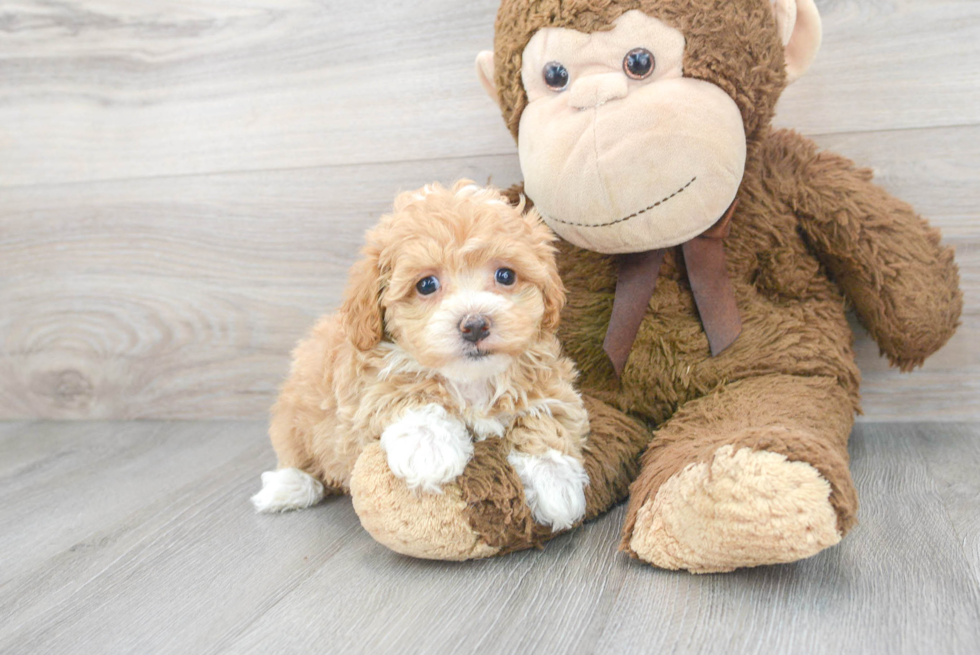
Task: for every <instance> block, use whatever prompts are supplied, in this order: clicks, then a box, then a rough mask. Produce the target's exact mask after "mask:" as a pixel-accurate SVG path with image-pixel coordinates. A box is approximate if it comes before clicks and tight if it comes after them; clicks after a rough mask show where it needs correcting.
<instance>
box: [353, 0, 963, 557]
mask: <svg viewBox="0 0 980 655" xmlns="http://www.w3.org/2000/svg"><path fill="white" fill-rule="evenodd" d="M819 43H820V18H819V15H818V13H817V10H816V7H815V6H814V4H813V0H735V1H733V0H533V1H532V0H503V2H502V4H501V6H500V10H499V13H498V16H497V22H496V35H495V51H494V52H493V53H489V52H485V53H481V54H480V56H479V57H478V59H477V71H478V74H479V77H480V80H481V82H482V83H483V85H484V87H485V88H486V89H487V91H488V92H489V93H490V95H491V97H492V98H493V99H494V101H495V102H496V103H497V104H498V105H499V107H500V110H501V112H502V114H503V118H504V120H505V121H506V124H507V126H508V128H509V129H510V131H511V133H512V134H513V136H514V138H515V139H516V141H517V144H518V150H519V154H520V161H521V167H522V171H523V174H524V180H525V181H524V185H523V189H521V188H515V189H512V190H510V192H509V193H510V196H511V197H512V198H513V199H514V200H515V202H516V200H517V198H518V195H519V194H520V193H525V194H526V196H527V199H528V201H529V204H530V203H533V204H534V206H535V207H536V208H537V210H538V211H539V212H540V213H541V215H542V216H543V217H544V219H545V221H546V222H547V223H548V224H549V225H550V226H551V227H552V229H553V230H554V231H555V232H556V233H557V234H558V235H559V236H560V237H561V238H562V241H561V244H560V248H559V250H560V252H559V267H560V270H561V275H562V280H563V282H564V284H565V286H566V288H567V292H568V302H567V305H566V308H565V310H564V313H563V315H562V324H561V328H560V337H561V340H562V344H563V347H564V348H565V351H566V353H567V354H568V355H569V356H571V357H572V358H573V359H574V361H575V362H576V364H577V366H578V368H579V370H580V372H581V375H580V379H579V384H580V388H581V390H582V393H583V395H584V396H585V399H586V406H587V409H588V410H589V414H590V424H591V434H590V437H589V444H588V446H587V463H586V470H587V471H588V473H589V476H590V486H589V488H588V492H587V501H588V510H587V514H586V520H588V519H590V518H593V517H595V516H597V515H598V514H600V513H602V512H604V511H606V510H607V509H608V508H609V507H611V506H612V505H613V504H614V503H616V502H618V501H619V500H621V499H622V498H624V497H625V496H626V495H627V492H628V497H629V505H628V509H627V513H626V520H625V523H624V525H623V529H622V541H621V549H622V550H623V551H625V552H627V553H628V554H630V555H631V556H633V557H635V558H639V559H641V560H643V561H645V562H648V563H650V564H652V565H654V566H657V567H662V568H668V569H687V570H689V571H693V572H713V571H730V570H733V569H736V568H739V567H748V566H758V565H764V564H774V563H781V562H792V561H796V560H799V559H802V558H805V557H809V556H811V555H814V554H815V553H817V552H819V551H821V550H823V549H824V548H827V547H829V546H833V545H834V544H836V543H838V542H839V541H840V539H841V538H842V537H843V536H844V535H845V534H846V533H847V531H848V530H849V529H850V528H851V527H852V526H853V525H854V523H855V514H856V511H857V495H856V492H855V489H854V485H853V483H852V481H851V476H850V473H849V470H848V452H847V441H848V436H849V434H850V432H851V427H852V425H853V420H854V414H855V412H856V411H859V394H858V386H859V381H860V373H859V371H858V369H857V366H856V365H855V362H854V352H853V350H852V343H853V335H852V333H851V330H850V328H849V326H848V323H847V319H846V316H845V312H846V310H847V309H848V308H851V309H853V310H854V312H855V313H856V314H857V317H858V318H859V320H860V321H861V323H862V324H863V325H864V326H865V327H866V328H867V329H868V331H869V332H870V334H871V336H872V337H873V338H874V339H875V341H877V343H878V345H879V346H880V348H881V351H882V353H883V354H885V355H886V356H887V357H888V359H889V361H890V362H891V363H892V364H893V365H895V366H897V367H899V368H901V369H902V370H903V371H909V370H911V369H912V368H914V367H916V366H919V365H921V364H922V362H923V361H924V360H925V358H926V357H928V356H929V355H930V354H932V353H933V352H935V351H936V350H937V349H939V348H940V347H941V346H942V345H943V344H944V343H946V341H947V340H948V339H949V338H950V336H951V335H952V334H953V331H954V330H955V328H956V325H957V323H958V320H959V316H960V312H961V308H962V298H961V294H960V291H959V288H958V283H959V281H958V273H957V268H956V265H955V263H954V261H953V252H952V251H951V250H950V249H949V248H945V247H943V246H942V245H940V235H939V232H938V231H937V230H935V229H933V228H931V227H929V225H928V224H927V223H926V222H925V221H924V220H923V219H922V218H920V217H919V216H918V215H916V214H915V212H914V211H913V210H912V209H911V208H910V207H909V206H908V205H906V204H905V203H903V202H901V201H899V200H897V199H895V198H893V197H891V196H890V195H889V194H887V193H886V192H884V191H883V190H881V189H880V188H878V187H876V186H874V185H873V184H872V183H871V173H870V172H869V171H867V170H865V169H860V168H856V167H855V166H854V164H852V163H851V162H850V161H848V160H847V159H845V158H843V157H841V156H838V155H835V154H833V153H829V152H819V151H818V149H817V147H816V146H815V145H814V144H813V143H812V142H811V141H810V140H808V139H806V138H804V137H802V136H800V135H799V134H797V133H795V132H793V131H788V130H776V129H773V128H772V127H771V121H772V118H773V114H774V111H775V106H776V101H777V100H778V99H779V96H780V93H781V92H782V90H783V89H784V88H785V86H786V85H787V84H788V83H789V82H791V81H793V80H795V79H796V78H798V77H799V76H800V75H801V74H802V73H803V72H804V71H805V70H806V69H807V67H808V66H809V64H810V63H811V61H812V60H813V57H814V56H815V54H816V51H817V48H818V46H819ZM351 492H352V495H353V498H354V505H355V509H356V510H357V512H358V514H359V516H360V517H361V520H362V523H363V524H364V526H365V527H366V528H367V529H368V531H369V532H371V534H372V535H373V536H374V537H375V538H376V539H377V540H378V541H380V542H381V543H384V544H386V545H388V546H389V547H391V548H393V549H395V550H397V551H399V552H403V553H408V554H411V555H416V556H420V557H431V558H442V559H467V558H475V557H486V556H490V555H497V554H501V553H506V552H510V551H514V550H518V549H522V548H528V547H532V546H537V545H540V544H541V543H543V542H544V541H545V540H547V539H549V538H551V537H552V536H553V535H552V533H551V532H550V530H549V529H546V528H543V527H542V526H539V525H536V524H535V523H534V521H533V520H532V518H531V516H530V513H529V511H528V509H527V507H526V504H525V502H524V498H523V495H522V493H523V492H522V490H521V484H520V481H519V480H518V479H517V476H516V475H515V473H514V472H513V471H512V470H511V469H510V467H509V465H508V464H507V461H506V454H505V453H502V452H500V449H499V444H497V443H495V442H494V440H487V441H484V442H480V443H478V444H476V453H475V455H474V458H473V460H472V461H471V462H470V464H469V466H468V467H467V469H466V471H465V472H464V474H463V475H462V476H461V477H460V478H459V479H458V480H457V482H456V483H455V484H452V485H449V487H447V488H446V490H445V493H444V494H442V495H430V496H415V495H413V494H411V493H409V492H407V491H406V490H405V489H404V488H403V485H401V484H400V482H399V481H397V480H395V479H394V478H393V476H392V475H391V474H390V472H389V471H388V470H387V467H386V465H385V462H384V456H383V454H382V453H381V451H380V448H378V447H371V448H369V449H368V450H366V451H365V453H364V454H363V455H362V456H361V459H360V460H359V461H358V463H357V466H356V468H355V471H354V478H353V479H352V482H351Z"/></svg>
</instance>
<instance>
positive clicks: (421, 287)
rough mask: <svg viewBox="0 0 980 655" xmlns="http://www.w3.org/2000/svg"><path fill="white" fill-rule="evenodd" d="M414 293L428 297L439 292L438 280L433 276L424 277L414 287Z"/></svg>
mask: <svg viewBox="0 0 980 655" xmlns="http://www.w3.org/2000/svg"><path fill="white" fill-rule="evenodd" d="M415 289H416V291H418V292H419V293H420V294H422V295H423V296H428V295H431V294H433V293H435V292H436V291H438V290H439V278H437V277H436V276H435V275H430V276H429V277H424V278H422V279H421V280H419V281H418V283H416V285H415Z"/></svg>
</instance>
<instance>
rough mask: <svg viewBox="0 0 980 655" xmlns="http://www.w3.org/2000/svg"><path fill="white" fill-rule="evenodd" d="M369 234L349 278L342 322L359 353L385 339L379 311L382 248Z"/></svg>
mask: <svg viewBox="0 0 980 655" xmlns="http://www.w3.org/2000/svg"><path fill="white" fill-rule="evenodd" d="M371 236H372V235H371V233H368V245H367V246H365V247H364V250H363V251H362V252H363V255H364V256H363V258H362V259H361V260H360V261H358V262H357V263H356V264H354V265H353V266H352V267H351V269H350V273H349V275H348V279H347V288H346V289H345V290H344V302H343V304H342V305H341V307H340V313H341V322H342V324H343V326H344V332H345V333H346V334H347V338H348V339H350V342H351V343H352V344H354V347H355V348H357V349H358V350H370V349H372V348H374V347H375V346H377V345H378V344H379V343H381V339H382V338H384V314H383V311H382V309H381V263H380V256H381V248H380V247H378V244H377V243H375V242H374V240H373V239H372V238H371Z"/></svg>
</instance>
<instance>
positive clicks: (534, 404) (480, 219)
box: [270, 181, 588, 492]
mask: <svg viewBox="0 0 980 655" xmlns="http://www.w3.org/2000/svg"><path fill="white" fill-rule="evenodd" d="M473 188H475V187H472V185H471V183H468V182H466V181H463V182H460V183H458V184H457V185H456V186H455V187H454V188H453V189H452V190H447V189H443V188H442V187H439V186H435V187H434V188H427V189H426V191H425V192H409V193H406V194H403V195H402V196H400V197H399V198H398V199H397V200H396V202H395V211H394V212H393V213H392V214H391V215H388V216H386V217H384V218H383V219H382V221H381V223H380V225H379V226H378V227H377V228H375V229H373V230H372V231H370V232H369V233H368V237H367V245H366V247H365V249H364V255H365V256H364V258H363V259H362V260H361V261H360V262H358V263H357V264H356V265H355V266H354V267H353V269H352V271H351V276H350V281H349V284H348V290H347V295H346V299H345V301H344V305H343V307H342V310H341V312H340V313H339V314H337V315H331V316H327V317H324V318H323V319H321V321H320V322H319V324H318V325H317V326H316V327H315V328H314V330H313V332H312V334H311V335H310V337H309V338H307V339H306V340H304V341H303V342H301V343H300V344H299V346H298V347H297V348H296V351H295V352H294V355H293V366H292V372H291V374H290V377H289V379H288V381H287V382H286V384H285V385H284V386H283V389H282V392H281V394H280V396H279V399H278V401H277V403H276V405H275V407H274V408H273V417H272V423H271V427H270V435H271V438H272V443H273V446H274V448H275V450H276V453H277V455H278V457H279V467H280V468H298V469H301V470H303V471H306V472H307V473H310V474H311V475H313V476H314V477H317V478H319V479H320V480H321V481H322V482H323V483H324V484H325V485H326V486H327V487H328V488H329V489H331V490H332V491H334V492H337V491H346V490H347V489H349V487H350V476H351V472H352V471H353V468H354V465H355V462H356V461H357V459H358V457H359V456H360V455H361V453H362V451H363V449H364V448H365V447H366V446H367V445H368V444H370V443H371V442H373V441H376V440H377V439H378V438H379V437H380V436H381V434H382V432H383V431H384V429H385V428H386V427H388V426H389V425H390V424H391V423H392V422H394V421H395V420H396V419H397V418H398V417H399V415H400V414H402V413H403V412H404V411H405V410H406V409H411V408H417V407H421V406H424V405H428V404H436V405H439V406H441V407H443V408H445V409H446V410H447V411H448V412H449V413H450V414H451V415H454V416H457V417H458V418H459V420H460V421H461V422H463V423H465V424H466V425H467V426H470V429H471V430H473V431H474V432H475V433H476V436H477V437H485V436H487V435H486V434H480V433H479V428H478V427H473V426H479V425H481V424H482V423H481V422H483V423H486V422H488V421H497V422H499V424H501V425H502V426H503V428H502V429H505V430H506V432H505V433H504V435H503V439H501V441H502V442H504V443H506V444H507V449H508V451H509V449H511V448H516V449H518V450H520V451H522V452H524V453H528V454H540V453H543V452H544V451H546V450H548V449H555V450H557V451H559V452H561V453H562V454H565V455H570V456H572V457H574V458H576V459H579V460H581V459H582V452H581V451H582V445H583V440H584V438H585V435H586V433H587V430H588V423H587V418H586V416H587V415H586V412H585V409H584V407H583V405H582V401H581V399H580V398H579V396H578V394H577V393H576V392H575V390H574V389H573V387H572V381H573V380H574V377H575V372H574V370H573V368H572V365H571V363H570V361H569V360H568V359H566V358H564V357H563V356H562V355H561V350H560V347H559V345H558V341H557V339H556V337H555V334H554V329H555V324H556V323H557V320H558V315H559V312H560V310H561V307H562V304H563V302H564V294H563V292H562V285H561V281H560V280H559V278H558V276H557V270H556V267H555V261H554V248H553V246H552V241H553V239H554V237H553V236H552V234H551V232H550V231H549V230H548V229H547V227H545V226H544V225H543V224H542V223H541V222H540V219H539V218H537V216H536V215H535V214H534V213H533V212H531V213H528V214H523V215H522V213H521V210H522V209H523V208H522V207H519V208H513V207H510V206H509V205H508V204H507V203H506V202H504V201H503V200H502V199H501V197H500V196H499V195H498V194H496V193H494V192H492V191H488V190H479V191H476V192H470V191H468V190H470V189H473ZM499 266H507V267H510V268H512V269H513V270H514V271H516V275H517V281H516V283H515V284H513V285H512V286H509V287H500V286H498V285H496V284H495V283H494V281H493V275H494V270H495V269H496V268H497V267H499ZM431 274H438V276H439V279H440V280H441V281H442V285H443V287H442V288H441V289H440V291H438V292H437V293H434V294H431V295H430V296H421V295H420V294H419V293H418V292H417V291H416V289H415V284H416V282H417V281H418V280H419V279H421V278H424V277H426V276H428V275H431ZM468 276H469V277H471V278H472V277H473V276H476V278H475V279H476V283H477V284H478V285H479V291H480V292H482V293H486V290H489V293H491V294H496V295H499V296H506V297H507V298H508V299H509V300H508V302H509V303H511V304H509V305H508V304H505V303H501V305H502V308H501V309H499V311H497V312H496V313H495V314H494V315H493V326H492V330H491V338H488V339H487V340H486V341H484V342H481V346H482V347H484V348H486V349H487V350H488V351H489V352H490V353H491V355H492V356H493V357H501V358H504V360H503V361H504V362H505V364H504V365H503V367H502V368H501V370H500V371H499V372H497V373H494V374H492V375H490V376H489V377H486V378H479V379H477V380H476V383H477V384H478V385H480V386H479V389H482V390H483V391H479V390H477V391H474V390H473V389H472V388H469V387H467V383H466V382H460V381H458V380H455V379H454V378H447V377H446V376H445V375H444V374H443V371H445V370H446V369H447V368H448V369H453V367H457V366H458V365H459V362H458V361H457V360H463V359H466V358H465V357H464V356H463V355H462V354H460V352H458V348H459V347H460V344H462V343H463V342H462V340H461V339H460V338H459V335H457V334H456V325H457V323H458V322H459V320H460V317H459V315H457V314H454V313H452V312H450V314H451V316H450V317H449V319H450V320H449V322H448V323H447V326H446V327H447V331H449V332H451V334H448V335H445V336H446V337H447V338H443V339H440V333H439V332H438V331H433V329H432V326H433V325H435V322H436V321H437V320H438V315H439V313H440V312H442V311H445V308H446V305H447V304H448V303H451V302H453V299H454V298H455V297H456V296H453V295H452V293H453V292H454V291H455V289H454V286H453V285H456V287H458V286H459V284H460V280H464V279H468ZM466 293H469V292H466ZM466 293H464V294H463V300H466V298H467V297H468V296H467V295H466ZM386 337H387V338H386ZM448 337H452V338H448ZM444 342H448V343H449V345H446V344H445V343H444ZM483 344H487V345H483ZM480 361H481V362H482V361H483V360H480ZM467 365H468V366H470V367H473V366H483V364H467ZM481 394H482V396H483V398H482V399H481V400H479V401H474V400H473V398H472V396H474V395H481ZM542 408H545V409H543V410H542ZM495 436H499V435H495ZM504 456H505V457H506V453H505V454H504ZM519 486H520V485H519V484H518V487H519Z"/></svg>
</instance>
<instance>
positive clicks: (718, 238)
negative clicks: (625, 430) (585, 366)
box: [602, 200, 742, 377]
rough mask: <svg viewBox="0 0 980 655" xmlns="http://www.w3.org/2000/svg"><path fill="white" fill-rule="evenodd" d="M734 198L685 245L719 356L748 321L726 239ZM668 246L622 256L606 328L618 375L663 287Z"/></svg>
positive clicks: (691, 277) (694, 286)
mask: <svg viewBox="0 0 980 655" xmlns="http://www.w3.org/2000/svg"><path fill="white" fill-rule="evenodd" d="M736 205H738V200H736V201H735V202H733V203H732V204H731V206H730V207H729V208H728V211H726V212H725V215H724V216H722V217H721V218H720V219H718V222H716V223H715V224H714V225H712V226H711V227H710V228H708V230H707V231H705V232H703V233H702V234H701V235H699V236H697V237H695V238H693V239H691V240H690V241H688V242H687V243H684V244H681V251H682V252H683V253H684V263H685V265H686V266H687V277H688V280H689V281H690V283H691V292H692V293H693V294H694V303H695V304H696V305H697V308H698V314H699V315H700V316H701V324H702V325H703V326H704V331H705V334H707V335H708V344H709V345H710V346H711V355H712V357H714V356H715V355H717V354H719V353H720V352H722V351H723V350H725V349H726V348H728V346H730V345H732V343H733V342H734V341H735V339H736V338H738V335H739V333H740V332H741V331H742V319H741V317H740V316H739V314H738V306H737V305H736V304H735V292H734V291H733V290H732V283H731V280H729V279H728V271H727V269H726V268H725V245H724V243H723V242H722V240H723V239H724V238H725V237H727V236H728V234H729V233H730V232H731V221H732V215H733V214H734V213H735V207H736ZM664 252H665V250H664V249H662V248H661V249H659V250H648V251H646V252H637V253H630V254H627V255H620V257H619V277H618V279H617V280H616V298H615V300H614V301H613V308H612V316H610V317H609V327H608V328H607V329H606V339H605V341H603V343H602V348H603V350H605V351H606V354H607V355H609V359H610V360H611V361H612V364H613V368H615V369H616V375H617V376H619V377H622V375H623V369H624V368H625V367H626V360H627V359H628V358H629V355H630V350H632V349H633V341H634V340H636V333H637V332H638V331H639V329H640V323H642V322H643V316H644V315H645V314H646V310H647V307H648V306H649V304H650V298H652V297H653V290H654V288H655V287H656V286H657V276H658V275H659V273H660V265H661V264H662V263H663V261H664Z"/></svg>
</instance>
